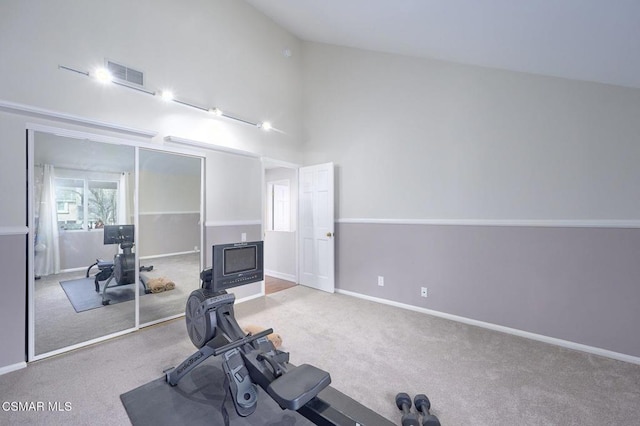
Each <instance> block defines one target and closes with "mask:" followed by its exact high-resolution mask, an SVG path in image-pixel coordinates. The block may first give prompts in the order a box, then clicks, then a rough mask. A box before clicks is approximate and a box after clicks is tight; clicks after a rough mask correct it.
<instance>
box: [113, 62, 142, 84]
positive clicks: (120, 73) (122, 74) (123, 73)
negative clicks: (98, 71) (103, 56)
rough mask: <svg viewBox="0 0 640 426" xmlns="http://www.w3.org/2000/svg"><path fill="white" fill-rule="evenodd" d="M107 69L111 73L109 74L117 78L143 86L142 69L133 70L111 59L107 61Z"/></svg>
mask: <svg viewBox="0 0 640 426" xmlns="http://www.w3.org/2000/svg"><path fill="white" fill-rule="evenodd" d="M107 69H108V70H109V72H110V73H111V76H112V77H113V78H115V79H117V80H120V81H123V82H126V83H130V84H135V85H137V86H144V74H143V73H142V71H138V70H134V69H133V68H128V67H125V66H124V65H120V64H117V63H115V62H111V61H107Z"/></svg>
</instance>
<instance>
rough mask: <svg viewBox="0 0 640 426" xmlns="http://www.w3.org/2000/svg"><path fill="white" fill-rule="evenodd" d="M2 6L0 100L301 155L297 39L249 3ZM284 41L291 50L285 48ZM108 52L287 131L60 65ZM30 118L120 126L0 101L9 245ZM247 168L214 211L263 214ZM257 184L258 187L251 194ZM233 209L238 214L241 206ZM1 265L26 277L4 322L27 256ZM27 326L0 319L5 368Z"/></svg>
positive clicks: (184, 91)
mask: <svg viewBox="0 0 640 426" xmlns="http://www.w3.org/2000/svg"><path fill="white" fill-rule="evenodd" d="M1 9H2V12H1V13H0V51H1V52H2V54H1V55H0V75H2V79H0V103H4V104H5V105H6V103H16V104H23V105H28V106H31V107H35V108H40V109H45V110H50V111H55V112H58V113H62V114H70V115H76V116H82V117H86V118H90V119H92V120H99V121H104V122H109V123H115V124H118V125H121V126H129V127H135V128H142V129H149V130H152V131H155V132H157V136H155V137H153V138H152V139H151V142H152V143H155V144H158V146H160V145H162V144H163V143H164V137H165V136H168V135H172V136H177V137H181V138H186V139H192V140H197V141H204V142H213V143H216V144H218V145H223V146H228V147H232V148H235V149H242V150H247V151H253V152H256V153H259V154H263V155H267V156H269V157H271V158H278V159H281V160H285V161H297V160H298V148H299V146H298V140H299V135H300V122H301V97H300V96H301V90H300V84H301V80H300V66H301V65H300V64H301V63H300V55H298V52H299V49H300V42H299V41H298V40H297V39H296V38H294V37H293V36H291V35H290V34H288V33H287V32H286V31H284V30H282V29H281V28H279V27H278V26H277V25H276V24H275V23H274V22H273V21H271V20H270V19H268V18H266V17H264V16H263V15H262V14H260V13H258V12H257V11H256V10H255V9H253V8H252V7H251V6H249V5H247V4H246V3H245V2H241V1H235V0H185V1H180V2H175V1H169V0H159V1H156V0H154V1H150V0H142V1H136V2H130V1H126V0H114V1H112V2H109V3H98V2H77V1H72V0H61V1H57V2H49V1H46V0H34V1H28V2H25V1H21V0H8V1H4V2H3V3H2V8H1ZM284 48H289V49H291V50H292V51H293V52H294V55H293V56H292V57H290V58H287V57H285V56H284V55H283V54H282V51H283V49H284ZM105 58H108V59H110V60H113V61H116V62H120V63H123V64H125V65H127V66H130V67H133V68H137V69H140V70H142V71H144V72H145V77H146V84H147V87H148V88H149V89H151V90H159V89H166V88H171V89H172V90H173V91H174V93H175V94H176V96H177V97H178V98H180V99H182V100H185V101H188V102H191V103H193V104H196V105H201V106H204V107H214V106H217V107H220V108H223V109H224V110H225V111H227V112H229V113H231V114H233V115H237V116H239V117H241V118H244V119H247V120H250V121H267V120H268V121H270V122H272V123H273V125H274V126H275V127H276V128H277V129H279V130H280V131H279V132H276V131H272V132H268V133H267V132H263V131H260V130H258V129H256V128H254V127H251V126H248V125H243V124H238V123H236V122H232V121H228V120H225V119H218V118H212V117H211V115H209V114H207V113H205V112H202V111H198V110H194V109H191V108H188V107H185V106H183V105H179V104H175V103H169V104H167V103H163V102H161V101H160V100H159V99H157V98H155V97H152V96H149V95H145V94H142V93H138V92H136V91H133V90H128V89H125V88H122V87H118V86H114V85H110V86H102V85H100V84H97V83H96V82H95V81H93V80H92V79H89V78H86V77H84V76H82V75H79V74H76V73H72V72H68V71H64V70H60V69H58V65H65V66H70V67H73V68H77V69H80V70H86V71H90V70H93V69H94V67H96V66H99V65H102V64H103V63H104V59H105ZM30 122H35V123H41V124H47V125H52V126H59V127H60V126H61V127H65V128H71V129H77V130H82V131H88V132H94V133H104V134H110V135H112V136H113V135H114V133H113V132H110V131H107V130H105V129H104V128H87V127H85V126H82V125H78V124H77V123H76V124H74V123H72V122H70V121H68V120H64V121H63V122H62V123H59V122H57V121H52V120H49V119H46V118H43V117H42V116H39V115H33V114H22V113H19V112H16V111H15V110H14V109H12V108H7V107H2V106H0V145H1V146H2V156H1V158H0V164H1V165H2V167H0V193H1V194H2V195H3V199H5V200H11V202H8V203H3V208H2V209H1V210H0V229H2V234H1V235H0V238H1V239H2V240H3V241H5V240H6V241H7V244H8V242H9V240H10V241H11V244H12V245H15V240H16V237H15V233H24V232H25V224H26V216H27V213H26V207H25V206H26V193H25V191H24V189H23V188H24V181H25V177H26V171H25V164H26V149H25V129H26V127H27V123H30ZM120 136H121V137H122V135H120ZM126 137H127V138H129V139H138V140H139V139H141V138H139V137H133V136H126ZM211 170H215V169H211ZM251 173H253V174H255V175H256V176H257V178H256V179H255V180H253V179H249V180H247V181H243V182H245V183H247V184H248V185H251V186H253V185H254V183H255V189H254V188H253V187H251V188H246V191H245V192H243V194H242V196H241V197H240V198H242V199H243V201H242V202H240V203H239V204H238V205H235V206H232V209H233V210H231V211H225V210H223V209H222V207H221V205H220V204H215V203H214V201H212V197H213V196H215V194H216V193H215V191H214V192H213V193H212V195H210V194H207V199H208V205H207V213H208V216H207V220H210V221H211V220H227V219H238V218H239V219H246V218H250V219H253V220H257V221H259V219H260V199H261V198H260V188H261V184H260V182H261V180H260V173H261V171H260V166H259V164H258V165H257V166H256V170H255V172H253V171H252V172H251ZM252 176H253V175H252ZM213 181H216V182H219V181H220V180H219V179H216V178H214V177H212V176H209V175H208V176H207V188H213V186H211V182H213ZM20 188H22V189H20ZM236 188H238V186H236ZM251 191H255V194H249V195H247V192H251ZM229 194H230V192H227V194H226V195H229ZM245 199H246V200H249V201H245ZM209 203H210V204H209ZM247 203H248V205H249V207H246V206H247ZM236 212H241V213H242V216H241V217H237V216H236V215H235V213H236ZM24 239H25V242H24V243H23V244H24V246H22V247H15V250H16V252H18V253H25V252H26V237H25V238H24ZM0 243H2V244H5V243H4V242H0ZM0 268H1V269H3V270H4V271H5V275H6V276H10V277H14V276H16V275H17V276H22V277H23V279H12V280H10V281H8V284H7V285H6V286H4V288H3V297H2V299H1V300H0V323H6V324H9V323H15V320H16V318H20V317H22V318H24V317H25V315H24V312H19V313H17V314H16V312H15V307H16V306H22V307H24V306H25V303H26V302H25V288H26V277H25V276H24V271H25V267H24V265H22V266H21V265H20V264H19V263H16V262H13V261H11V262H10V261H9V260H7V261H6V262H5V261H2V260H0ZM21 310H22V309H21ZM24 335H25V333H24V332H23V330H22V331H21V332H19V333H17V332H14V331H10V330H6V329H1V328H0V342H2V347H3V350H2V351H0V369H1V368H2V367H3V366H7V365H16V364H19V363H21V362H22V361H24V357H23V354H24V347H25V342H24ZM5 348H8V349H6V350H5Z"/></svg>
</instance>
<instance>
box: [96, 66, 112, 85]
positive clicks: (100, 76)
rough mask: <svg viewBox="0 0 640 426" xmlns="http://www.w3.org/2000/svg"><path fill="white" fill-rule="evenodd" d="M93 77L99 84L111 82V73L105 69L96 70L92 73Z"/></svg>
mask: <svg viewBox="0 0 640 426" xmlns="http://www.w3.org/2000/svg"><path fill="white" fill-rule="evenodd" d="M94 77H95V78H96V80H98V81H99V82H100V83H109V82H110V81H111V80H113V77H112V76H111V73H110V72H109V70H108V69H106V68H98V69H97V70H96V72H95V73H94Z"/></svg>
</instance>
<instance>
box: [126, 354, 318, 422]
mask: <svg viewBox="0 0 640 426" xmlns="http://www.w3.org/2000/svg"><path fill="white" fill-rule="evenodd" d="M224 379H225V375H224V372H223V370H222V366H221V362H220V360H219V359H215V358H213V359H209V360H206V361H205V362H203V363H202V364H201V365H199V366H198V367H197V368H195V369H194V370H193V371H191V372H190V373H189V374H187V375H186V376H184V377H183V378H182V379H181V380H180V382H179V383H178V385H177V386H171V385H169V383H167V382H166V381H165V378H164V377H161V378H159V379H156V380H154V381H152V382H149V383H147V384H145V385H142V386H140V387H138V388H136V389H134V390H131V391H129V392H127V393H124V394H122V395H120V400H121V401H122V404H123V405H124V408H125V409H126V410H127V414H128V415H129V420H131V423H132V424H133V426H145V425H149V426H162V425H171V426H174V425H190V426H199V425H203V426H204V425H206V426H211V425H220V426H222V425H224V417H223V415H222V412H221V407H222V404H223V401H224V407H225V409H226V411H227V413H228V416H229V425H230V426H236V425H238V426H276V425H278V426H299V425H305V426H306V425H313V423H311V422H310V421H309V420H307V419H305V418H304V417H303V416H302V415H300V414H298V413H296V412H295V411H284V410H282V409H281V408H280V407H279V406H278V404H276V403H275V402H274V401H273V400H272V399H271V398H270V397H269V396H268V395H267V394H266V392H264V391H263V390H262V388H260V387H258V405H257V407H256V411H255V412H254V413H253V414H251V415H250V416H248V417H240V416H239V415H238V413H236V410H235V408H234V406H233V402H232V401H231V395H230V394H229V395H228V397H227V398H226V400H225V393H226V392H225V389H224Z"/></svg>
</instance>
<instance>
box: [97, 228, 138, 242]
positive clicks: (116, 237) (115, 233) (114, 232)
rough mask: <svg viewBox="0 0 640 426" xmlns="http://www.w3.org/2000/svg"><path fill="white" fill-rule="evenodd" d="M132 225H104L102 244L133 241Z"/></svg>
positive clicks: (133, 230)
mask: <svg viewBox="0 0 640 426" xmlns="http://www.w3.org/2000/svg"><path fill="white" fill-rule="evenodd" d="M134 234H135V228H134V225H105V227H104V244H105V245H106V244H122V243H134V241H133V239H134Z"/></svg>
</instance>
